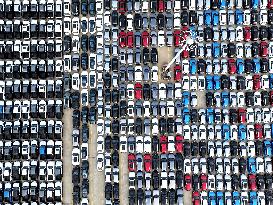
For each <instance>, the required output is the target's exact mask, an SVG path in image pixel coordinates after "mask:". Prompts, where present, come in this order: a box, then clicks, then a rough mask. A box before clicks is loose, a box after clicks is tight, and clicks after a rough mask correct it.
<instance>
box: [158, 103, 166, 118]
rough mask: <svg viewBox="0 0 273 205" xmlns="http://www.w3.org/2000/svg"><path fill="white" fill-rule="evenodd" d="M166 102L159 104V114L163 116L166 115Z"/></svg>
mask: <svg viewBox="0 0 273 205" xmlns="http://www.w3.org/2000/svg"><path fill="white" fill-rule="evenodd" d="M166 104H167V103H166V102H165V101H160V102H159V113H160V115H161V116H165V115H166Z"/></svg>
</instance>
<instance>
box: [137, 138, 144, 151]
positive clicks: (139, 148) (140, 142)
mask: <svg viewBox="0 0 273 205" xmlns="http://www.w3.org/2000/svg"><path fill="white" fill-rule="evenodd" d="M136 152H137V153H143V136H137V137H136Z"/></svg>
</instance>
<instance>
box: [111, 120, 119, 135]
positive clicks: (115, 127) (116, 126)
mask: <svg viewBox="0 0 273 205" xmlns="http://www.w3.org/2000/svg"><path fill="white" fill-rule="evenodd" d="M119 131H120V126H119V120H114V121H113V122H112V133H113V134H115V135H118V134H119Z"/></svg>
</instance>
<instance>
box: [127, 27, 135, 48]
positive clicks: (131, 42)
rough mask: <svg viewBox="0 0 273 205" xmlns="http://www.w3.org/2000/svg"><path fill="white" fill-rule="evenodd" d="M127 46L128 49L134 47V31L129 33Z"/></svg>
mask: <svg viewBox="0 0 273 205" xmlns="http://www.w3.org/2000/svg"><path fill="white" fill-rule="evenodd" d="M127 46H128V48H133V47H134V33H133V32H132V31H129V32H128V33H127Z"/></svg>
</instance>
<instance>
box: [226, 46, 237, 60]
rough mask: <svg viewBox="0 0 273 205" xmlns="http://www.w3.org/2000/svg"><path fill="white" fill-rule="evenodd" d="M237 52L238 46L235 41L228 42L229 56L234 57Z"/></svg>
mask: <svg viewBox="0 0 273 205" xmlns="http://www.w3.org/2000/svg"><path fill="white" fill-rule="evenodd" d="M235 54H236V46H235V44H234V43H229V44H228V57H230V58H233V57H234V56H235Z"/></svg>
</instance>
